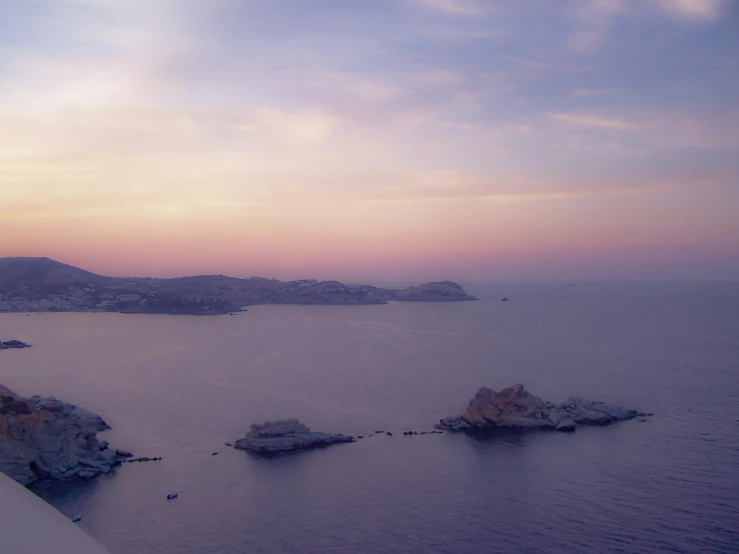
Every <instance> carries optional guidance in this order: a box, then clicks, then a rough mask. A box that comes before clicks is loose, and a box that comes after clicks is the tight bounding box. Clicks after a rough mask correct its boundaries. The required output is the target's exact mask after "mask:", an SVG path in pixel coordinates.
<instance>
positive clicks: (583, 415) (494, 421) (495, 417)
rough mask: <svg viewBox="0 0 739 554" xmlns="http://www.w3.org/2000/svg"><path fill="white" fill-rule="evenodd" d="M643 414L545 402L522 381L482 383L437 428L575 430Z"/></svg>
mask: <svg viewBox="0 0 739 554" xmlns="http://www.w3.org/2000/svg"><path fill="white" fill-rule="evenodd" d="M643 415H645V414H643V413H641V412H638V411H636V410H631V409H627V408H623V407H620V406H612V405H609V404H605V403H603V402H591V401H590V400H586V399H584V398H580V397H572V398H570V399H568V400H566V401H565V402H563V403H561V404H553V403H551V402H545V401H544V400H542V399H541V398H539V397H538V396H534V395H533V394H531V393H530V392H528V391H527V390H526V389H524V387H523V385H514V386H512V387H509V388H507V389H504V390H502V391H500V392H495V391H494V390H492V389H489V388H487V387H482V388H481V389H480V390H479V391H477V394H475V397H474V398H473V399H472V400H470V403H469V405H468V406H467V409H466V410H465V412H464V413H463V414H462V415H459V416H455V417H447V418H445V419H442V420H441V421H440V422H439V423H437V424H436V425H435V427H436V428H437V429H445V430H448V431H465V430H477V429H517V430H536V429H555V430H558V431H574V430H575V428H576V426H577V425H607V424H609V423H612V422H614V421H622V420H626V419H634V418H635V417H639V416H643Z"/></svg>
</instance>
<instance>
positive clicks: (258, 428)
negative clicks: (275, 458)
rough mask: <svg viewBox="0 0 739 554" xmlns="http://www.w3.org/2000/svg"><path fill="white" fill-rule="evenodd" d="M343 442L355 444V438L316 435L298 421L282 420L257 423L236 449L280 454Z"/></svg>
mask: <svg viewBox="0 0 739 554" xmlns="http://www.w3.org/2000/svg"><path fill="white" fill-rule="evenodd" d="M341 442H354V437H349V436H346V435H332V434H329V433H316V432H313V431H311V430H310V429H309V428H308V427H306V426H305V425H303V424H302V423H300V422H299V421H298V420H297V419H282V420H279V421H265V422H264V423H262V424H261V425H259V424H256V423H255V424H254V425H252V426H251V431H249V433H248V434H247V435H246V436H245V437H244V438H243V439H240V440H238V441H236V443H235V444H234V448H238V449H239V450H248V451H249V452H253V453H255V454H278V453H281V452H290V451H293V450H306V449H309V448H316V447H318V446H327V445H329V444H336V443H341Z"/></svg>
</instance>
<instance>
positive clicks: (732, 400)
mask: <svg viewBox="0 0 739 554" xmlns="http://www.w3.org/2000/svg"><path fill="white" fill-rule="evenodd" d="M468 290H469V291H470V292H471V293H473V294H476V295H478V296H480V297H481V298H482V300H480V301H478V302H466V303H453V304H421V303H418V304H413V303H393V304H390V305H387V306H354V307H337V306H330V307H329V306H327V307H323V306H307V307H306V306H257V307H252V308H250V309H249V311H248V312H246V313H244V314H241V315H236V316H219V317H186V316H185V317H183V316H139V315H120V314H32V315H30V316H25V315H23V314H13V315H8V314H6V315H0V338H3V339H5V340H7V339H20V340H24V341H27V342H30V343H33V345H34V346H33V348H31V349H28V350H17V351H12V350H11V351H3V352H1V353H0V383H3V384H5V385H7V386H9V387H10V388H12V389H13V390H15V391H16V392H18V393H21V394H23V395H32V394H41V395H45V396H46V395H53V396H57V397H59V398H61V399H64V400H67V401H69V402H74V403H76V404H79V405H81V406H84V407H85V408H88V409H90V410H92V411H94V412H96V413H98V414H100V415H102V416H103V418H104V419H105V420H106V421H108V423H109V424H110V425H112V427H113V430H112V431H109V432H107V433H104V434H103V435H102V438H106V439H107V440H109V441H110V442H111V443H112V445H113V446H114V447H117V448H123V449H127V450H131V451H132V452H134V453H135V454H136V455H139V456H150V457H153V456H157V457H158V456H162V457H163V458H164V459H163V460H162V461H161V462H157V463H148V464H147V463H141V464H126V465H124V466H123V467H122V468H121V469H120V470H118V471H117V472H116V473H115V474H114V475H111V476H105V477H102V478H98V479H96V480H93V481H90V482H86V483H82V484H79V483H78V484H68V485H55V486H51V487H40V488H38V489H37V493H38V494H40V495H41V496H42V497H43V498H45V499H46V500H48V501H49V502H51V503H52V504H53V505H54V506H56V507H57V508H58V509H60V510H61V511H62V512H64V513H65V514H67V515H72V514H81V515H82V516H83V519H82V522H81V523H80V525H81V527H83V528H84V529H85V530H87V531H88V532H89V533H90V534H91V535H92V536H94V537H96V538H97V539H98V540H99V541H100V542H102V543H103V544H104V545H106V546H107V547H108V548H110V549H111V550H112V551H113V552H114V553H115V554H141V553H149V552H157V553H166V554H175V553H177V554H184V553H193V554H194V553H198V554H200V553H207V552H217V553H224V554H226V553H242V552H243V553H253V554H255V553H260V552H265V553H276V552H307V553H342V554H343V553H349V552H398V553H401V552H412V553H429V552H448V553H475V554H479V553H483V552H485V553H486V552H506V553H514V552H521V553H536V552H588V553H595V552H598V553H611V552H613V553H615V552H623V553H636V552H660V551H664V552H696V553H697V552H700V553H708V552H721V553H729V552H739V534H738V529H739V285H737V284H726V285H720V284H670V285H658V284H649V285H644V284H618V285H616V284H579V285H578V286H575V287H568V286H565V285H564V284H550V285H544V284H536V285H522V284H517V285H503V284H497V285H484V286H476V287H468ZM502 296H507V297H508V298H509V299H510V301H509V302H500V298H501V297H502ZM514 383H523V384H525V385H526V387H527V388H528V389H529V390H531V391H532V392H534V393H535V394H538V395H540V396H542V397H544V398H546V399H549V400H554V401H559V400H563V399H564V398H566V397H567V396H569V395H571V394H581V395H584V396H588V397H591V398H593V399H602V400H607V401H613V402H620V403H624V404H627V405H631V406H634V407H638V408H640V409H642V410H644V411H651V412H654V414H655V415H654V417H653V418H650V419H649V421H648V422H647V423H640V422H638V421H631V422H624V423H620V424H616V425H613V426H610V427H606V428H588V429H580V430H578V431H577V432H576V433H574V434H571V435H566V434H558V433H539V434H530V435H508V436H502V437H497V438H486V439H479V438H473V437H469V436H465V435H453V434H448V433H447V434H443V435H438V434H435V435H424V436H413V437H407V436H404V435H403V434H402V432H403V430H407V429H412V430H415V431H426V430H430V429H431V427H432V425H433V424H434V423H435V422H436V421H438V420H439V419H440V418H442V417H445V416H448V415H453V414H458V413H461V411H462V410H463V409H464V407H465V406H466V404H467V402H468V400H469V398H470V397H471V396H472V395H473V394H474V393H475V391H476V390H477V389H478V387H480V386H481V385H487V386H490V387H492V388H495V389H500V388H504V387H506V386H509V385H512V384H514ZM278 418H300V419H301V420H302V421H303V422H304V423H306V424H307V425H308V426H310V427H311V428H313V429H315V430H321V431H327V432H337V433H345V434H353V435H365V437H366V438H364V439H363V440H361V441H359V442H357V443H354V444H347V445H337V446H334V447H331V448H327V449H323V450H316V451H311V452H305V453H300V454H295V455H290V456H284V457H280V458H276V459H258V458H254V457H251V456H250V455H248V454H247V453H245V452H239V451H235V450H232V449H230V448H227V447H225V446H224V442H226V441H232V440H235V439H238V438H240V437H242V436H243V435H244V434H245V433H246V432H247V431H248V429H249V425H250V424H251V423H254V422H261V421H264V420H268V419H278ZM380 430H382V431H391V432H393V433H394V435H393V436H387V435H385V434H383V435H375V436H373V437H369V436H368V435H370V434H372V433H373V432H375V431H380ZM214 452H218V455H217V456H213V455H212V454H213V453H214ZM173 491H178V492H180V497H179V498H178V499H177V500H173V501H167V500H166V495H167V493H169V492H173Z"/></svg>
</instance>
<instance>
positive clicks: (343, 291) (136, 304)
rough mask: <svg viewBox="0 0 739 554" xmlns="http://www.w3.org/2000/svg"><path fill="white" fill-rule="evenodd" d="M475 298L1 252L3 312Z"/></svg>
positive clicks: (222, 309)
mask: <svg viewBox="0 0 739 554" xmlns="http://www.w3.org/2000/svg"><path fill="white" fill-rule="evenodd" d="M390 300H399V301H411V300H413V301H424V302H456V301H462V300H475V298H474V297H472V296H469V295H468V294H467V293H465V291H464V289H462V287H460V286H459V285H458V284H456V283H453V282H451V281H443V282H440V283H426V284H425V285H421V286H418V287H410V288H407V289H402V290H398V289H384V288H379V287H373V286H369V285H345V284H343V283H339V282H338V281H316V280H313V279H307V280H300V281H288V282H283V281H278V280H277V279H264V278H261V277H250V278H248V279H238V278H235V277H226V276H224V275H198V276H194V277H182V278H178V279H154V278H147V277H143V278H142V277H104V276H102V275H95V274H94V273H90V272H89V271H84V270H82V269H79V268H76V267H73V266H70V265H66V264H62V263H59V262H56V261H54V260H50V259H48V258H0V312H8V311H10V312H12V311H26V312H44V311H63V312H83V311H94V312H122V313H165V314H194V315H214V314H227V313H232V312H238V311H240V310H242V309H243V308H244V307H245V306H251V305H254V304H386V303H387V302H388V301H390Z"/></svg>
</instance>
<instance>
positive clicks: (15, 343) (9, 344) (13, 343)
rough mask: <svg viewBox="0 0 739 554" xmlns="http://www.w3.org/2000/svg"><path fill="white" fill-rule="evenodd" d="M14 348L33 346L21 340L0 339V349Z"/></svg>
mask: <svg viewBox="0 0 739 554" xmlns="http://www.w3.org/2000/svg"><path fill="white" fill-rule="evenodd" d="M12 348H31V345H30V344H26V343H25V342H21V341H19V340H8V341H5V342H3V341H1V340H0V350H10V349H12Z"/></svg>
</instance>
